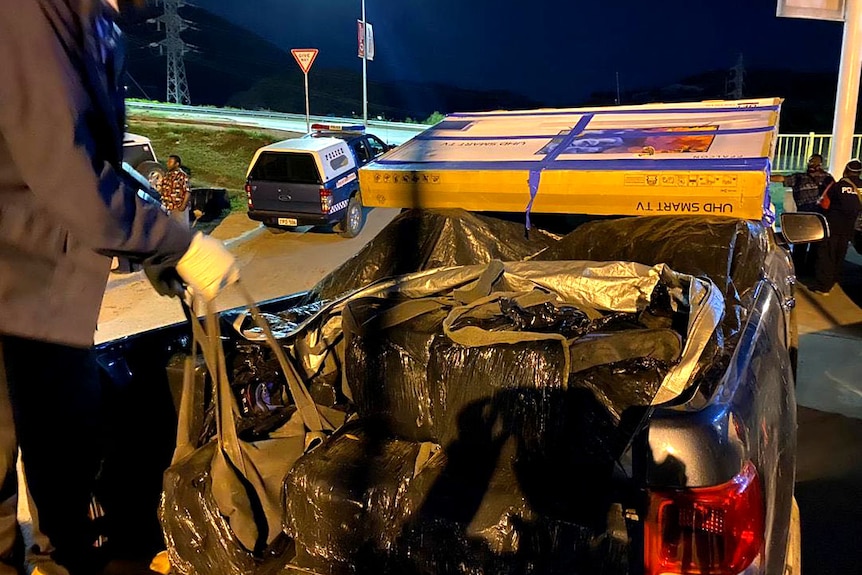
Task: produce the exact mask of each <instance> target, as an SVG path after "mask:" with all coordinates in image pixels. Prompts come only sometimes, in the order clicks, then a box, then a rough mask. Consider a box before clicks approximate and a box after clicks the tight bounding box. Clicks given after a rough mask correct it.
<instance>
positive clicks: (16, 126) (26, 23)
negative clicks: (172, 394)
mask: <svg viewBox="0 0 862 575" xmlns="http://www.w3.org/2000/svg"><path fill="white" fill-rule="evenodd" d="M56 25H57V23H56V22H53V21H49V19H48V16H46V14H45V13H43V8H42V7H41V6H40V3H39V2H38V1H37V0H16V1H15V2H7V1H0V137H2V138H3V139H4V141H5V144H6V146H7V147H8V149H9V152H10V154H11V156H12V160H13V162H14V164H15V166H16V168H17V170H18V171H19V174H20V176H21V177H22V179H23V180H24V182H25V184H26V186H27V188H28V190H29V191H30V192H31V193H32V194H33V196H34V197H35V200H36V202H37V204H39V206H40V207H41V208H42V209H43V210H46V211H47V212H48V213H50V214H51V215H52V216H53V217H54V218H55V219H56V221H57V222H58V223H59V224H60V225H61V226H63V227H65V228H66V229H67V230H68V231H69V233H70V234H72V235H73V236H74V237H75V239H76V240H77V241H79V242H81V243H82V244H84V245H86V246H87V247H89V248H91V249H93V250H95V251H99V252H102V253H105V254H109V255H111V254H114V255H117V254H124V255H130V256H135V255H137V256H139V257H140V258H141V259H143V260H144V261H145V262H149V263H155V264H160V265H163V264H170V263H171V262H175V261H177V260H178V259H179V258H180V257H182V255H183V254H184V253H185V251H186V250H187V249H188V246H189V242H190V241H191V234H190V231H189V230H188V229H184V228H183V227H182V226H180V225H178V224H176V223H175V222H172V221H171V220H170V218H168V217H166V216H164V215H163V214H162V213H161V212H160V211H159V210H158V209H157V208H155V207H154V206H151V205H149V204H147V203H146V202H144V201H143V200H141V199H140V198H138V196H137V188H136V187H135V186H133V185H131V182H130V181H129V180H128V179H127V178H125V177H124V176H123V174H122V172H121V170H120V169H119V168H118V167H115V166H112V165H110V164H109V163H107V162H96V161H94V160H93V156H94V151H95V141H96V138H97V137H98V136H99V135H98V134H93V133H91V129H90V128H89V126H88V125H87V123H86V118H87V116H88V115H89V114H92V113H93V110H92V104H91V101H90V98H89V95H88V93H87V90H86V89H85V87H84V86H83V81H82V79H81V75H80V73H78V71H77V70H75V69H74V67H73V65H72V63H71V61H70V58H69V56H68V55H67V53H66V50H71V48H69V47H68V46H65V47H64V45H63V44H62V43H61V41H60V39H59V36H58V34H56V33H55V32H54V29H53V27H52V26H56Z"/></svg>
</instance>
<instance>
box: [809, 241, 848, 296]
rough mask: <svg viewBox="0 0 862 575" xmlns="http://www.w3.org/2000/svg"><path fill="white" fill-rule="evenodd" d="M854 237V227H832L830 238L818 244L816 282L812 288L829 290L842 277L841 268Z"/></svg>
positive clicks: (815, 270)
mask: <svg viewBox="0 0 862 575" xmlns="http://www.w3.org/2000/svg"><path fill="white" fill-rule="evenodd" d="M852 239H853V228H850V229H847V230H845V229H841V228H832V229H830V236H829V239H827V240H825V241H822V242H820V243H819V244H818V246H817V261H816V263H815V266H814V284H813V285H812V286H811V287H812V289H815V290H818V291H824V292H828V291H829V290H831V289H832V288H833V287H835V284H836V283H837V282H838V280H839V279H840V278H841V269H842V268H843V267H844V258H846V257H847V248H848V247H849V244H850V241H851V240H852Z"/></svg>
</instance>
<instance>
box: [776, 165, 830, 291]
mask: <svg viewBox="0 0 862 575" xmlns="http://www.w3.org/2000/svg"><path fill="white" fill-rule="evenodd" d="M770 179H771V181H773V182H779V183H782V184H784V185H785V186H787V187H788V188H793V202H794V203H795V204H796V211H798V212H820V206H819V202H820V197H821V196H822V195H823V192H824V191H825V190H826V188H828V187H829V186H830V185H831V184H832V182H834V181H835V178H833V177H832V175H831V174H830V173H829V172H827V171H826V170H824V169H823V156H821V155H820V154H813V155H812V156H811V157H810V158H809V159H808V168H807V169H806V170H805V171H804V172H800V173H797V174H790V175H788V176H782V175H779V174H774V175H772V176H771V178H770ZM814 252H815V247H814V246H812V245H811V244H798V245H794V246H793V264H794V267H795V268H796V270H797V273H799V274H810V273H811V267H812V264H813V262H812V260H813V259H814V258H813V256H814Z"/></svg>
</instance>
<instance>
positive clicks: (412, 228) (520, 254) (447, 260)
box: [308, 209, 556, 301]
mask: <svg viewBox="0 0 862 575" xmlns="http://www.w3.org/2000/svg"><path fill="white" fill-rule="evenodd" d="M555 242H556V237H555V236H553V235H551V234H548V233H545V232H542V231H540V230H534V231H533V232H531V233H530V237H529V239H528V238H526V237H525V234H524V226H523V224H519V223H515V222H508V221H505V220H501V219H497V218H493V217H487V216H481V215H477V214H474V213H470V212H467V211H464V210H455V209H452V210H409V211H406V212H404V213H402V214H401V215H400V216H398V217H397V218H395V220H393V221H392V222H391V223H390V224H389V225H387V226H386V227H385V228H384V229H383V230H382V231H381V232H380V233H379V234H377V236H375V237H374V239H373V240H371V241H370V242H369V243H368V245H366V246H365V247H364V248H362V250H360V251H359V253H358V254H356V255H355V256H354V257H352V258H351V259H349V260H348V261H347V262H346V263H344V264H342V265H341V266H340V267H339V268H338V269H336V270H335V271H333V272H332V273H331V274H329V275H328V276H326V277H325V278H324V279H323V280H321V281H320V283H318V284H317V286H315V287H314V288H313V289H312V290H311V292H310V294H309V298H308V299H309V301H314V300H328V299H332V298H335V297H336V296H339V295H341V294H344V293H347V292H350V291H353V290H355V289H359V288H362V287H365V286H367V285H369V284H371V283H373V282H375V281H377V280H380V279H383V278H391V277H395V276H400V275H405V274H410V273H414V272H418V271H422V270H430V269H434V268H442V267H450V266H467V265H475V264H486V263H488V262H490V261H492V260H500V261H504V262H512V261H520V260H523V259H526V258H528V257H530V256H532V255H534V254H536V253H538V252H540V251H541V250H543V249H545V248H547V247H549V246H551V245H553V243H555Z"/></svg>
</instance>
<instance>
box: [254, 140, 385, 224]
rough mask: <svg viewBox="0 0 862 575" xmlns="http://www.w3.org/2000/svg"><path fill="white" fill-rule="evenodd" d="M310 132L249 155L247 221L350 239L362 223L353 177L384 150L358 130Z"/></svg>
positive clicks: (356, 181) (358, 195) (361, 211)
mask: <svg viewBox="0 0 862 575" xmlns="http://www.w3.org/2000/svg"><path fill="white" fill-rule="evenodd" d="M312 130H313V132H312V133H311V134H308V135H306V136H303V137H302V138H296V139H291V140H284V141H281V142H277V143H275V144H272V145H270V146H266V147H264V148H261V149H260V150H258V151H257V152H256V153H255V155H254V158H253V159H252V161H251V164H250V166H249V169H248V179H247V182H246V186H245V191H246V195H247V197H248V217H249V218H251V219H252V220H257V221H259V222H263V223H264V225H265V226H266V227H267V228H269V229H270V230H273V231H279V230H284V229H290V228H295V227H297V226H304V225H333V224H334V225H335V226H336V228H337V230H338V232H339V233H340V234H341V235H342V236H343V237H346V238H352V237H355V236H356V235H358V234H359V232H360V231H361V230H362V226H363V224H364V223H365V216H364V213H363V210H362V197H361V195H360V193H359V178H358V177H357V171H358V170H359V168H360V167H362V166H364V165H365V164H367V163H368V162H370V161H371V160H373V159H375V158H377V157H378V156H380V155H381V154H383V153H384V152H386V151H388V150H389V149H390V146H387V145H386V144H385V143H383V141H382V140H380V139H379V138H377V137H375V136H372V135H371V134H366V133H365V128H364V126H341V125H333V124H313V125H312Z"/></svg>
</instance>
